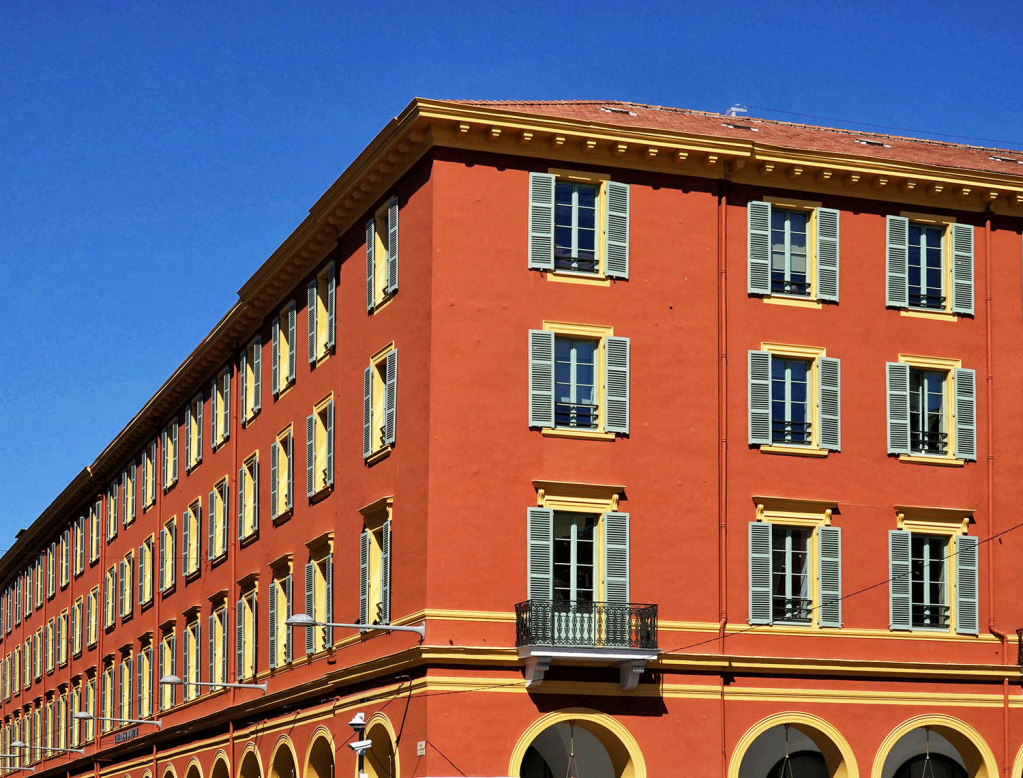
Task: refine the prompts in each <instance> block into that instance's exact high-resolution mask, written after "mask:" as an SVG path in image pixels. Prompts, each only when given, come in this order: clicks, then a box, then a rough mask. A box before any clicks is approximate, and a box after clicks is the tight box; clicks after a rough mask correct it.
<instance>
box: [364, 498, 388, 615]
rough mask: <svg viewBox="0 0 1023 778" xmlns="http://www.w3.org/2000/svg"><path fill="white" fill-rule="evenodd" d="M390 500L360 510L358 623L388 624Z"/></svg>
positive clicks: (378, 501) (385, 499) (377, 502)
mask: <svg viewBox="0 0 1023 778" xmlns="http://www.w3.org/2000/svg"><path fill="white" fill-rule="evenodd" d="M392 506H393V501H392V499H391V498H384V499H383V500H377V501H376V502H375V503H372V504H371V505H368V506H366V507H365V508H363V509H362V515H363V528H362V534H361V535H360V536H359V579H360V581H359V623H360V624H390V623H391V509H392Z"/></svg>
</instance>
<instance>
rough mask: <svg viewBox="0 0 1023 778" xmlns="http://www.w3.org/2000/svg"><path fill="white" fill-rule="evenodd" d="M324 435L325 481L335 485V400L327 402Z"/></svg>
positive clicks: (328, 484)
mask: <svg viewBox="0 0 1023 778" xmlns="http://www.w3.org/2000/svg"><path fill="white" fill-rule="evenodd" d="M324 417H325V418H324V425H323V427H324V435H325V437H326V440H325V441H324V444H325V445H324V449H325V450H326V456H325V457H324V458H325V459H326V462H325V463H324V466H323V471H324V472H323V482H324V483H325V484H326V485H327V486H333V485H334V401H333V400H331V401H330V402H328V403H327V408H326V413H325V414H324Z"/></svg>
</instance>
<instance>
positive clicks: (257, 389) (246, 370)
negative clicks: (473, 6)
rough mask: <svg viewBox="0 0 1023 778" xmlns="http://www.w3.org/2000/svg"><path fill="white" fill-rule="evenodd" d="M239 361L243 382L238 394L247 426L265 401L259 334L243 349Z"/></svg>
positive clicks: (239, 373) (244, 423) (240, 379)
mask: <svg viewBox="0 0 1023 778" xmlns="http://www.w3.org/2000/svg"><path fill="white" fill-rule="evenodd" d="M239 359H240V362H239V364H238V380H239V381H241V388H240V390H239V392H238V401H239V402H240V403H241V406H242V413H241V417H242V418H241V423H242V426H245V425H246V424H248V423H249V422H250V421H252V419H254V418H255V416H256V414H257V413H259V410H260V407H261V406H262V400H263V397H262V395H263V392H262V387H261V383H262V374H263V370H262V361H263V341H262V338H260V336H259V333H258V332H257V333H256V336H255V337H254V338H253V339H252V340H250V341H249V344H248V345H247V346H246V347H245V348H243V349H242V353H241V356H240V357H239Z"/></svg>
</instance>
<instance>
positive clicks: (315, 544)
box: [305, 514, 390, 561]
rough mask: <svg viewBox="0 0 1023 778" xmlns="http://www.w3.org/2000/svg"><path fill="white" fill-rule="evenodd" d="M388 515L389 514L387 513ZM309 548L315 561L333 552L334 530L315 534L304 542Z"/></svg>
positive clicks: (310, 554)
mask: <svg viewBox="0 0 1023 778" xmlns="http://www.w3.org/2000/svg"><path fill="white" fill-rule="evenodd" d="M388 515H390V514H388ZM305 547H306V548H308V549H309V556H310V558H311V559H313V560H315V561H319V560H322V559H323V558H324V557H326V556H327V554H332V553H334V531H333V530H329V531H327V532H324V533H323V534H322V535H317V536H316V537H315V538H313V539H312V540H310V541H308V542H307V543H306V544H305Z"/></svg>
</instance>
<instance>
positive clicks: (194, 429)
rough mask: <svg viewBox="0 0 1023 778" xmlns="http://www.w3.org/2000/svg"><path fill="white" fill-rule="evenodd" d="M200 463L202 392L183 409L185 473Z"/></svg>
mask: <svg viewBox="0 0 1023 778" xmlns="http://www.w3.org/2000/svg"><path fill="white" fill-rule="evenodd" d="M201 462H202V392H199V394H197V395H196V396H195V397H193V398H192V401H191V402H190V403H189V404H188V407H187V408H186V409H185V472H186V473H190V472H192V470H193V469H195V467H196V465H198V464H200V463H201Z"/></svg>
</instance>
